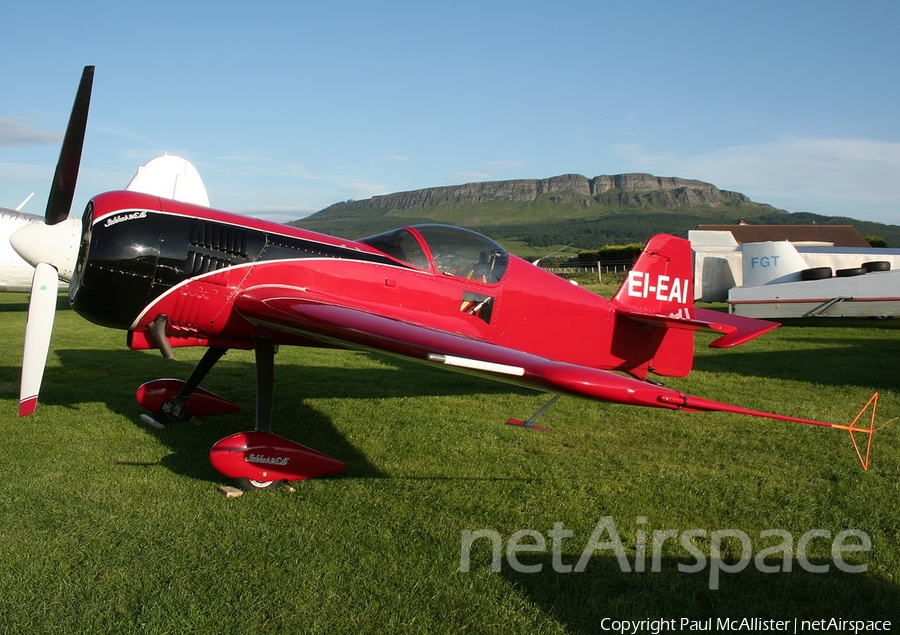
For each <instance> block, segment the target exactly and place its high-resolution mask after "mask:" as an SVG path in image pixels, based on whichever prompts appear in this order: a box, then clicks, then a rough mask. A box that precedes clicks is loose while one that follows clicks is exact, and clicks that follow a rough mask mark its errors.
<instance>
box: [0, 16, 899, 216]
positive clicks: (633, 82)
mask: <svg viewBox="0 0 900 635" xmlns="http://www.w3.org/2000/svg"><path fill="white" fill-rule="evenodd" d="M7 4H8V5H12V6H5V7H4V8H3V9H2V11H0V17H2V24H3V35H2V36H0V86H2V92H0V95H2V97H0V206H5V207H15V206H16V205H18V204H19V203H20V202H21V200H22V199H24V198H25V197H26V196H27V195H28V194H29V193H30V192H32V191H34V192H36V194H35V197H34V198H33V199H32V200H31V201H30V202H29V203H28V204H27V205H26V207H25V211H30V212H32V213H37V214H42V213H43V209H44V205H45V204H46V197H47V190H48V187H49V183H50V180H51V177H52V174H53V168H54V165H55V163H56V159H57V155H58V152H59V140H60V138H61V135H62V131H63V130H64V128H65V123H66V119H67V117H68V113H69V109H70V108H71V104H72V99H73V97H74V93H75V88H76V86H77V83H78V78H79V76H80V73H81V68H82V67H83V66H84V65H86V64H94V65H96V67H97V71H96V77H95V82H94V94H93V102H92V106H91V115H90V121H89V126H88V133H87V139H86V143H85V152H84V158H83V163H82V172H81V177H80V180H79V187H78V190H77V192H76V197H75V203H74V212H75V213H76V214H78V213H80V210H81V209H82V208H83V206H84V204H85V203H86V201H87V200H88V198H90V196H91V195H93V194H95V193H98V192H101V191H105V190H110V189H119V188H122V187H124V186H125V185H126V184H127V183H128V181H129V180H130V179H131V177H132V176H133V175H134V173H135V171H136V168H137V166H138V165H141V164H143V163H146V162H147V161H148V160H150V159H151V158H153V157H154V156H157V155H159V154H161V153H162V152H163V151H167V152H169V153H170V154H178V155H180V156H183V157H185V158H187V159H188V160H190V161H191V162H192V163H193V164H194V165H195V166H196V167H197V169H198V170H199V172H200V174H201V176H202V177H203V180H204V182H205V184H206V187H207V190H208V191H209V195H210V200H211V202H212V204H213V206H215V207H219V208H223V209H230V210H233V211H239V212H242V213H248V214H253V215H257V216H263V217H266V218H271V219H275V220H285V221H286V220H291V219H294V218H298V217H301V216H304V215H306V214H308V213H311V212H313V211H317V210H319V209H321V208H323V207H326V206H328V205H330V204H331V203H334V202H337V201H342V200H346V199H361V198H367V197H369V196H373V195H375V194H385V193H389V192H397V191H404V190H412V189H418V188H424V187H432V186H438V185H449V184H456V183H465V182H469V181H481V180H501V179H516V178H543V177H549V176H555V175H558V174H565V173H580V174H583V175H585V176H588V177H592V176H596V175H599V174H618V173H622V172H649V173H652V174H656V175H660V176H679V177H684V178H694V179H700V180H704V181H709V182H711V183H713V184H715V185H717V186H718V187H720V188H722V189H728V190H735V191H739V192H742V193H744V194H747V195H748V196H750V197H751V198H752V199H753V200H756V201H759V202H764V203H769V204H772V205H775V206H776V207H781V208H783V209H787V210H788V211H792V212H801V211H809V212H816V213H820V214H828V215H847V216H853V217H856V218H861V219H869V220H878V221H881V222H888V223H897V224H900V113H898V105H900V99H898V92H900V85H898V84H900V82H898V79H900V39H898V38H897V36H896V27H897V25H898V24H900V3H897V2H867V1H865V0H862V1H860V0H856V1H854V2H827V1H820V2H789V1H784V0H781V1H779V2H765V1H761V2H740V3H739V2H669V3H663V2H622V1H620V2H615V3H613V2H599V1H594V2H574V1H566V0H557V1H555V2H552V3H551V2H543V3H537V2H527V1H523V2H492V1H490V0H482V1H480V2H466V1H456V2H452V3H451V2H446V3H437V2H427V1H421V0H420V1H418V2H382V3H376V2H341V1H340V0H331V1H329V2H304V1H299V0H298V1H293V2H265V1H261V2H256V3H248V2H240V3H238V2H228V1H222V0H220V1H218V2H186V1H182V2H144V3H128V2H120V1H117V2H93V1H90V0H84V1H82V2H78V3H68V2H42V1H40V0H37V1H34V2H30V3H21V2H20V3H7Z"/></svg>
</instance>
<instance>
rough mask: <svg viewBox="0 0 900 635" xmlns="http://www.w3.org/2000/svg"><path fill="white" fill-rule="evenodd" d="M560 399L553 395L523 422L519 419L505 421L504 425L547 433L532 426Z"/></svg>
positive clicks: (545, 429) (558, 396) (540, 428)
mask: <svg viewBox="0 0 900 635" xmlns="http://www.w3.org/2000/svg"><path fill="white" fill-rule="evenodd" d="M559 398H560V395H553V398H552V399H550V401H548V402H547V403H545V404H544V405H543V406H541V407H540V409H539V410H538V411H537V412H535V413H534V414H533V415H531V416H530V417H529V418H528V419H526V420H525V421H522V420H521V419H507V421H506V424H507V425H510V426H519V427H520V428H525V429H527V430H540V431H541V432H548V429H547V428H542V427H541V426H536V425H534V422H535V420H537V418H538V417H540V416H541V415H542V414H544V413H545V412H546V411H547V410H548V409H549V408H550V406H552V405H553V404H555V403H556V400H557V399H559Z"/></svg>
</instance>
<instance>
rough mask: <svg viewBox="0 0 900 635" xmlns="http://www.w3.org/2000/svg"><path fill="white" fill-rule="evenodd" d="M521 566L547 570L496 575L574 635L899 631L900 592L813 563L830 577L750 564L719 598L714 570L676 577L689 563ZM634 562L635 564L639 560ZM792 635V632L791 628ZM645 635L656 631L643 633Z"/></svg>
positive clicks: (527, 559) (606, 555) (538, 557)
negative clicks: (782, 627) (775, 624)
mask: <svg viewBox="0 0 900 635" xmlns="http://www.w3.org/2000/svg"><path fill="white" fill-rule="evenodd" d="M570 540H574V539H570ZM580 555H581V554H580V553H572V554H565V553H564V554H563V555H562V563H564V564H569V565H574V564H575V563H576V562H578V559H579V557H580ZM518 559H519V562H521V563H522V564H525V565H542V568H541V570H540V571H539V572H537V573H520V572H517V571H515V570H513V569H512V568H511V567H510V566H509V565H508V563H507V562H506V561H505V558H504V561H503V563H502V566H503V568H502V570H501V573H499V574H498V575H503V576H504V578H506V580H507V581H508V582H509V584H510V585H511V586H512V587H513V588H515V589H516V590H517V591H518V592H519V593H521V594H522V595H523V596H524V597H525V598H527V599H528V600H529V601H530V602H533V603H534V604H535V605H537V606H538V607H540V608H541V609H542V610H543V611H544V612H546V613H547V614H548V615H550V616H552V617H553V618H554V619H556V620H558V621H559V622H561V623H563V624H565V626H566V630H567V632H571V633H596V632H598V629H599V627H600V622H601V620H603V619H604V618H610V620H634V621H637V620H641V619H654V618H668V619H672V618H676V627H677V626H679V620H680V618H689V619H691V620H701V619H702V620H706V619H708V618H713V622H712V628H711V629H709V630H708V631H707V632H716V631H720V630H722V629H719V628H717V624H716V620H715V618H717V617H718V618H728V619H729V620H735V619H736V620H738V621H739V620H741V619H742V618H745V617H746V618H750V617H756V618H760V619H778V620H793V618H795V617H796V618H798V620H802V619H806V620H821V619H823V618H825V619H828V618H830V617H838V618H839V619H845V620H885V619H888V620H893V623H894V624H895V623H896V619H897V607H898V606H900V589H898V588H897V586H895V585H893V584H891V583H890V582H887V581H884V580H879V579H878V578H877V577H876V576H874V575H873V574H872V573H871V572H870V571H866V572H863V573H845V572H843V571H840V570H838V569H837V568H836V567H835V566H834V563H833V562H831V561H830V560H818V559H815V558H812V559H810V562H811V564H814V565H826V564H827V565H829V568H828V572H827V573H811V572H808V571H805V570H804V569H802V568H801V567H800V564H799V562H798V561H797V560H796V559H794V560H793V561H792V570H791V571H790V572H789V573H785V572H777V573H762V572H760V571H759V570H757V569H756V568H755V566H754V563H753V562H752V561H751V562H749V564H748V565H747V567H746V568H745V569H743V570H742V571H738V572H736V573H727V572H721V573H720V574H719V588H718V589H717V590H710V588H709V586H710V585H709V577H710V573H709V563H708V562H707V565H706V567H705V568H704V569H702V570H701V571H699V572H697V573H682V572H680V571H678V565H679V564H683V565H693V564H695V563H696V561H695V560H693V559H690V558H684V559H679V558H671V557H664V558H662V560H661V566H660V571H659V572H652V571H650V568H651V567H650V564H651V562H650V557H649V554H648V557H647V562H646V569H647V570H646V571H644V572H640V573H637V572H635V571H634V570H632V571H630V572H627V573H625V572H622V570H621V569H620V568H619V563H618V561H617V560H616V558H615V556H613V555H612V554H611V551H598V552H597V553H596V554H594V555H593V556H592V557H591V559H590V561H589V562H588V564H587V567H586V569H585V570H584V572H581V573H574V572H571V573H558V572H556V571H554V569H553V564H552V557H551V556H550V555H549V554H546V553H541V554H520V555H519V558H518ZM629 562H630V563H631V565H633V564H634V557H633V555H632V556H631V557H629ZM735 562H736V561H735ZM732 564H734V563H732ZM767 564H779V565H780V564H781V563H780V561H778V559H776V560H775V561H772V562H769V561H768V560H767ZM489 567H490V557H489V555H488V556H485V558H483V559H482V561H478V562H476V559H475V558H474V556H473V558H472V562H471V571H473V572H474V571H477V570H478V569H479V568H485V569H487V568H489ZM870 568H871V565H870ZM607 625H609V624H607ZM670 630H671V629H670ZM676 630H678V629H677V628H676ZM680 630H682V631H685V632H687V631H688V630H689V629H688V628H682V629H680ZM695 630H696V629H695ZM733 630H737V629H733ZM743 630H744V631H745V632H746V631H748V629H746V628H745V629H743ZM789 631H790V632H793V624H791V626H790V628H789ZM643 632H651V631H650V629H643ZM798 632H799V621H798Z"/></svg>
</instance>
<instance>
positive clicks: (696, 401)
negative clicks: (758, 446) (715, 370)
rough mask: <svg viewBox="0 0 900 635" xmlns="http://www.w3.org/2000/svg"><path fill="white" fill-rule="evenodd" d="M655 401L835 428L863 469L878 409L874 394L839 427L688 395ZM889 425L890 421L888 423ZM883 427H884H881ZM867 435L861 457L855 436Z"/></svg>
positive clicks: (833, 424) (694, 408)
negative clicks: (867, 417)
mask: <svg viewBox="0 0 900 635" xmlns="http://www.w3.org/2000/svg"><path fill="white" fill-rule="evenodd" d="M657 400H658V401H659V402H660V403H663V404H673V405H674V406H675V407H676V408H680V409H683V410H690V411H693V412H702V411H706V412H733V413H736V414H745V415H751V416H753V417H764V418H766V419H777V420H779V421H794V422H796V423H805V424H808V425H812V426H821V427H823V428H836V429H838V430H846V431H847V432H849V433H850V439H851V440H852V441H853V447H854V448H856V455H857V456H858V457H859V462H860V463H862V466H863V469H864V470H868V469H869V457H870V456H871V454H872V436H873V435H874V434H875V411H876V410H877V408H878V393H877V392H876V393H875V394H874V395H872V397H871V398H870V399H869V401H868V403H866V405H865V406H863V409H862V410H860V411H859V414H858V415H856V418H855V419H853V422H852V423H851V424H850V425H849V426H843V425H839V424H837V423H826V422H824V421H812V420H810V419H800V418H798V417H788V416H786V415H778V414H774V413H772V412H761V411H759V410H748V409H746V408H741V407H740V406H734V405H732V404H726V403H722V402H719V401H711V400H709V399H703V398H701V397H693V396H689V395H684V394H681V395H678V396H677V397H672V396H670V395H660V396H659V397H657ZM870 406H871V407H872V419H871V421H870V422H869V427H868V428H862V427H858V426H857V425H856V424H857V422H858V421H859V420H860V419H861V418H862V416H863V414H865V412H866V410H868V409H869V407H870ZM888 423H890V421H889V422H888ZM885 425H887V424H885ZM882 427H884V426H882ZM857 433H858V434H867V435H869V439H868V441H867V442H866V455H865V456H863V453H862V450H860V447H859V443H857V441H856V436H855V435H856V434H857Z"/></svg>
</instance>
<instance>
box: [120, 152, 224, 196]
mask: <svg viewBox="0 0 900 635" xmlns="http://www.w3.org/2000/svg"><path fill="white" fill-rule="evenodd" d="M125 189H126V190H130V191H132V192H143V193H144V194H153V195H154V196H161V197H163V198H171V199H173V200H176V201H181V202H183V203H193V204H194V205H203V206H204V207H209V196H208V195H207V193H206V187H205V186H204V185H203V179H201V178H200V173H199V172H197V169H196V168H195V167H194V166H193V165H191V164H190V162H189V161H187V160H186V159H182V158H181V157H176V156H174V155H171V154H163V155H162V156H161V157H156V158H155V159H152V160H151V161H148V162H147V164H146V165H142V166H141V167H139V168H138V171H137V174H135V175H134V178H133V179H131V182H130V183H129V184H128V187H126V188H125Z"/></svg>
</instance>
